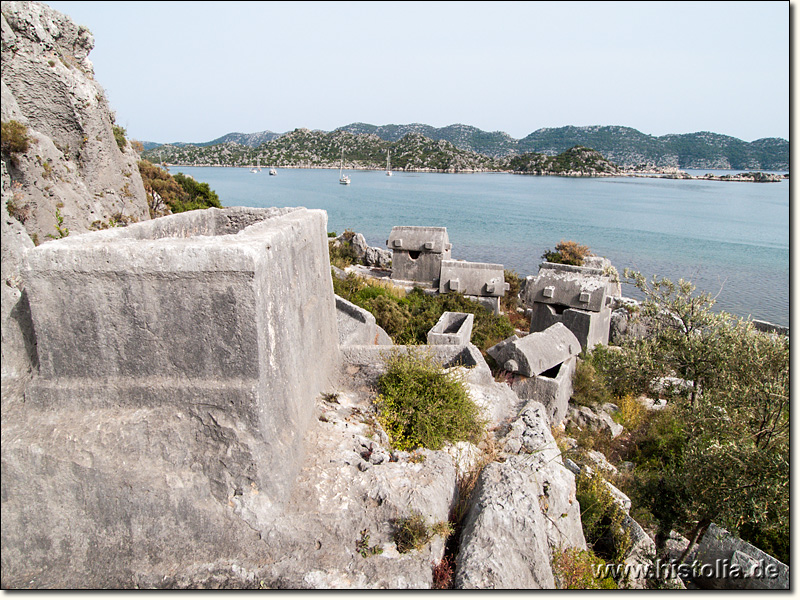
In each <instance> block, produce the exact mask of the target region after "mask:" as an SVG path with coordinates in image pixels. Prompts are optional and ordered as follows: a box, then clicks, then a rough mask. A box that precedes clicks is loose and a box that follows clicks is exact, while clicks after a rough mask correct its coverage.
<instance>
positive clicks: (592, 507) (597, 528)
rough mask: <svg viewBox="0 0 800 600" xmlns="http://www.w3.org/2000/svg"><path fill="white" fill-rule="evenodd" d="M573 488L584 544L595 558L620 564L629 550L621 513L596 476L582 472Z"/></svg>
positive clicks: (606, 488)
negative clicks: (587, 545) (579, 513)
mask: <svg viewBox="0 0 800 600" xmlns="http://www.w3.org/2000/svg"><path fill="white" fill-rule="evenodd" d="M575 484H576V485H575V487H576V492H575V496H576V498H577V499H578V503H579V504H580V507H581V523H582V524H583V532H584V534H585V535H586V541H587V543H588V544H589V545H590V546H591V548H592V550H593V551H594V552H595V553H596V554H597V555H598V556H601V557H602V558H605V559H607V560H609V561H611V562H616V563H619V562H622V561H623V560H624V558H625V556H626V555H627V553H628V551H629V550H630V547H631V540H630V536H629V535H628V534H627V533H626V532H625V531H624V530H623V529H622V521H623V519H624V518H625V513H624V512H623V510H622V508H621V507H620V506H619V504H617V503H616V502H615V501H614V497H613V496H612V495H611V492H610V491H609V489H608V487H607V486H606V481H605V479H603V478H602V477H601V476H600V475H593V476H589V475H587V473H586V471H585V470H582V471H581V472H580V473H579V474H578V476H577V478H576V482H575Z"/></svg>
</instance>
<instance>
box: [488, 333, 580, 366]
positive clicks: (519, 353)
mask: <svg viewBox="0 0 800 600" xmlns="http://www.w3.org/2000/svg"><path fill="white" fill-rule="evenodd" d="M580 351H581V347H580V343H579V342H578V339H577V338H576V337H575V335H574V334H573V333H572V332H571V331H570V330H569V329H567V328H566V327H565V326H564V325H563V324H561V323H556V324H555V325H553V326H551V327H549V328H548V329H546V330H545V331H539V332H536V333H531V334H528V335H526V336H525V337H522V338H518V337H517V336H511V338H508V339H506V340H504V341H502V342H500V343H499V344H497V345H495V346H492V347H491V348H489V349H488V350H487V353H488V354H489V356H491V357H492V358H493V359H494V360H495V361H496V362H497V364H498V365H501V366H502V367H503V368H504V369H505V370H506V371H509V372H511V373H519V374H520V375H524V376H525V377H532V376H533V375H540V374H541V373H544V372H545V371H547V370H548V369H552V368H553V367H555V366H556V365H559V364H561V363H563V362H564V361H566V360H567V359H569V358H570V357H572V356H577V355H578V354H579V353H580Z"/></svg>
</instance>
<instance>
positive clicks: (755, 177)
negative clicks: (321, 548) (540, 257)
mask: <svg viewBox="0 0 800 600" xmlns="http://www.w3.org/2000/svg"><path fill="white" fill-rule="evenodd" d="M162 166H164V167H165V168H166V169H167V170H169V169H172V168H181V167H202V168H207V167H217V168H230V169H248V170H249V169H253V168H255V167H256V165H254V164H253V165H223V164H219V163H194V164H178V163H163V165H162ZM277 168H279V169H328V170H337V169H338V168H339V167H338V166H331V165H302V164H301V165H281V166H280V167H277ZM345 170H347V171H383V169H376V168H372V167H363V166H356V165H351V166H347V167H346V169H345ZM392 171H393V172H395V173H467V174H470V173H506V174H511V175H531V176H536V177H643V178H649V179H689V180H697V181H740V182H747V183H776V182H780V181H783V180H784V179H787V180H788V179H789V174H788V173H785V174H780V173H764V172H762V171H752V172H746V173H732V174H730V175H714V174H713V173H706V174H705V175H692V174H690V173H687V172H686V171H681V170H680V169H673V168H663V169H658V168H656V169H653V170H650V171H642V170H637V169H627V170H621V171H618V172H616V173H603V172H585V171H568V172H565V173H557V172H542V173H529V172H525V171H510V170H495V169H431V168H418V169H392Z"/></svg>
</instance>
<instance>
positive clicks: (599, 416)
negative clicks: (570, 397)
mask: <svg viewBox="0 0 800 600" xmlns="http://www.w3.org/2000/svg"><path fill="white" fill-rule="evenodd" d="M567 419H568V420H569V421H571V422H572V423H573V424H574V425H576V426H578V427H580V428H581V429H584V428H588V429H590V430H592V431H607V432H608V433H610V434H611V437H617V436H618V435H620V434H621V433H622V432H623V430H624V428H623V427H622V425H620V424H619V423H616V422H615V421H614V419H612V418H611V417H610V416H609V415H608V413H606V412H604V411H602V410H598V411H597V412H595V411H593V410H592V409H591V408H589V407H588V406H576V405H573V404H570V406H569V409H568V411H567Z"/></svg>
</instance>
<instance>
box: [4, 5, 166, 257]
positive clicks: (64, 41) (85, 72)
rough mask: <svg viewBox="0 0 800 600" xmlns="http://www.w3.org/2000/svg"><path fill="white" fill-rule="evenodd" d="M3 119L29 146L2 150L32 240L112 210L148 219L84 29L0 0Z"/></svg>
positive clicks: (132, 155) (82, 225)
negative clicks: (23, 130) (20, 130)
mask: <svg viewBox="0 0 800 600" xmlns="http://www.w3.org/2000/svg"><path fill="white" fill-rule="evenodd" d="M1 22H2V35H3V43H2V62H3V70H2V81H1V83H0V88H2V108H0V113H1V114H2V120H3V121H9V120H12V119H13V120H16V121H19V122H20V123H22V124H23V125H25V126H27V128H28V134H29V137H30V139H31V143H30V146H29V149H28V150H27V151H26V152H24V153H20V154H17V155H15V157H14V158H13V160H12V159H10V157H6V156H4V157H3V158H4V160H8V170H9V176H10V178H11V180H12V182H13V183H14V190H13V191H14V207H15V210H14V211H12V212H13V214H12V216H14V217H15V218H17V219H18V220H19V221H20V222H21V223H23V225H24V226H25V229H26V230H27V232H28V233H29V235H30V236H31V237H32V238H33V239H34V241H37V240H38V242H44V241H46V239H47V238H46V236H47V235H55V236H58V235H59V234H58V232H57V230H56V226H57V225H58V221H57V218H58V216H60V217H61V218H63V226H62V229H63V228H67V229H69V230H70V232H71V233H72V234H73V235H74V234H75V233H80V232H84V231H88V230H89V229H90V228H91V225H92V223H93V222H95V221H96V222H97V223H99V224H105V225H108V223H109V221H110V220H111V218H112V217H114V216H115V215H116V216H120V215H121V216H123V217H126V218H128V219H132V220H136V221H143V220H147V219H149V218H150V215H149V211H148V207H147V199H146V196H145V191H144V187H143V185H142V180H141V177H140V175H139V169H138V166H137V161H138V155H137V153H136V151H135V150H134V149H133V148H132V147H131V144H130V142H126V143H125V145H124V146H123V147H122V148H120V147H119V146H118V144H117V142H116V141H115V138H114V133H113V130H112V126H113V122H114V117H113V113H112V112H111V110H110V109H109V107H108V102H107V100H106V97H105V93H104V91H103V88H102V87H101V86H100V85H99V84H98V83H97V82H96V81H95V80H94V77H93V67H92V64H91V62H90V61H89V59H88V54H89V52H90V51H91V49H92V47H93V46H94V39H93V38H92V35H91V33H90V32H89V31H88V30H86V28H84V27H79V26H77V25H75V23H73V22H72V21H71V20H70V19H69V17H66V16H65V15H62V14H60V13H58V12H56V11H54V10H52V9H51V8H49V7H48V6H46V5H44V4H40V3H37V2H3V5H2V21H1Z"/></svg>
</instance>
